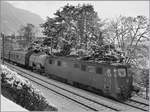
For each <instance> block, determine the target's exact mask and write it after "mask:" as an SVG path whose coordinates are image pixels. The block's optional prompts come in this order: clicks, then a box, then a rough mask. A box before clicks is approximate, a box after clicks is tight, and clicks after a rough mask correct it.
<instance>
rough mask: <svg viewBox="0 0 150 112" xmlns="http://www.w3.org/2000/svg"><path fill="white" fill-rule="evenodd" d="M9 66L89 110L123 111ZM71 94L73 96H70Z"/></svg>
mask: <svg viewBox="0 0 150 112" xmlns="http://www.w3.org/2000/svg"><path fill="white" fill-rule="evenodd" d="M7 65H8V64H7ZM8 66H10V67H11V68H13V69H15V70H17V71H19V72H21V73H23V74H26V75H28V76H30V77H32V78H29V77H28V76H24V75H22V74H21V73H18V74H19V75H21V76H23V77H25V78H27V79H29V80H31V81H33V82H35V83H38V84H39V85H41V86H43V87H45V88H47V89H49V90H50V91H53V92H55V93H57V94H59V95H61V96H63V97H65V98H67V99H70V100H72V101H74V102H76V103H78V104H80V105H82V106H84V107H86V108H87V109H89V110H92V111H99V110H102V109H108V110H113V111H121V110H119V109H117V108H114V107H111V106H108V105H105V104H102V103H100V102H97V101H94V100H92V99H89V98H86V97H84V96H81V95H79V94H77V93H74V92H72V91H69V90H67V89H64V88H62V87H59V86H57V85H55V84H52V83H49V82H46V81H44V80H42V79H40V78H38V77H35V76H31V75H30V74H28V73H26V72H24V71H23V70H20V69H18V68H16V67H14V66H12V65H10V64H9V65H8ZM34 79H38V80H40V81H42V82H44V83H47V84H49V85H52V86H55V87H56V88H57V89H60V90H54V89H52V88H50V87H48V86H45V85H44V84H41V83H40V82H39V81H35V80H34ZM62 91H63V92H62ZM64 91H65V92H68V93H69V94H71V95H68V93H67V94H63V93H65V92H64ZM70 96H71V97H70Z"/></svg>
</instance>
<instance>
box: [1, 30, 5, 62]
mask: <svg viewBox="0 0 150 112" xmlns="http://www.w3.org/2000/svg"><path fill="white" fill-rule="evenodd" d="M1 36H2V49H3V51H2V52H3V58H2V59H3V60H2V63H3V64H4V34H3V33H1Z"/></svg>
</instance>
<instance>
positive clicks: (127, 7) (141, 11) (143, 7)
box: [8, 1, 149, 20]
mask: <svg viewBox="0 0 150 112" xmlns="http://www.w3.org/2000/svg"><path fill="white" fill-rule="evenodd" d="M8 2H9V3H11V4H12V5H13V6H15V7H17V8H22V9H25V10H28V11H31V12H33V13H36V14H38V15H40V16H41V17H42V18H43V19H44V20H45V19H46V17H47V16H49V17H53V13H54V12H56V10H58V9H60V8H61V7H63V6H64V5H66V4H67V3H69V4H72V5H78V4H79V3H80V4H83V3H86V4H88V3H89V4H91V5H93V6H94V9H95V11H96V12H98V15H99V17H100V18H102V19H105V18H114V17H116V16H119V15H124V16H137V15H144V16H147V17H149V1H8Z"/></svg>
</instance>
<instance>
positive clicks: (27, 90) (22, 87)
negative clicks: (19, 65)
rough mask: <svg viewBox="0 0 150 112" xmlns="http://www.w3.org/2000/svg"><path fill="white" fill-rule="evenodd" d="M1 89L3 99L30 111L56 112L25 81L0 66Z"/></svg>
mask: <svg viewBox="0 0 150 112" xmlns="http://www.w3.org/2000/svg"><path fill="white" fill-rule="evenodd" d="M1 88H2V94H3V95H4V96H5V97H7V98H9V99H10V100H13V101H14V102H15V103H17V104H19V105H21V106H22V107H24V108H26V109H28V110H30V111H48V110H49V111H56V110H57V109H56V108H55V107H53V106H50V105H49V104H48V102H47V100H46V98H45V97H43V95H42V94H41V93H40V91H39V90H37V89H36V88H34V87H33V86H32V85H31V83H30V82H29V81H28V80H27V79H24V78H22V77H20V76H19V75H18V74H17V73H16V72H13V71H11V70H10V69H8V68H7V67H5V66H2V73H1Z"/></svg>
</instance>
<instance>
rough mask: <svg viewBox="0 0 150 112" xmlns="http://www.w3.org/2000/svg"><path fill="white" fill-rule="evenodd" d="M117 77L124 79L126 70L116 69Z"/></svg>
mask: <svg viewBox="0 0 150 112" xmlns="http://www.w3.org/2000/svg"><path fill="white" fill-rule="evenodd" d="M118 75H119V76H120V77H125V76H126V70H125V69H118Z"/></svg>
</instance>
